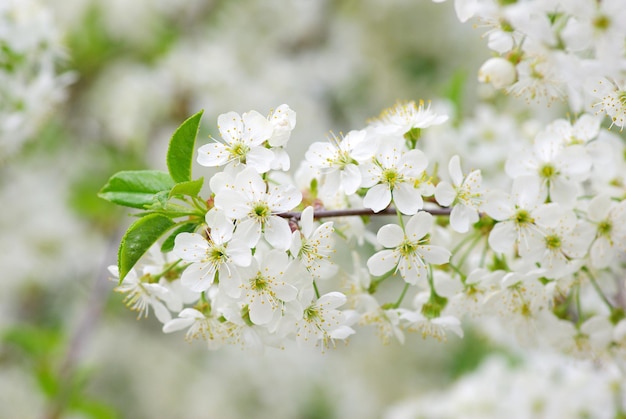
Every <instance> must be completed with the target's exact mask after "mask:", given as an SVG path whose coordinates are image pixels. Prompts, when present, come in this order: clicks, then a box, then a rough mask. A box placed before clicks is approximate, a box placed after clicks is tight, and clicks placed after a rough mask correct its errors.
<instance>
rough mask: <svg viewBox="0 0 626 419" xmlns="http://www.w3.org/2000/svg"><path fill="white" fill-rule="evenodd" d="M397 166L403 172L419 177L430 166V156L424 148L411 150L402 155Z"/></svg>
mask: <svg viewBox="0 0 626 419" xmlns="http://www.w3.org/2000/svg"><path fill="white" fill-rule="evenodd" d="M397 166H398V168H399V169H400V171H401V172H402V174H404V175H406V176H409V177H416V178H417V177H420V176H421V174H422V172H423V171H424V170H426V167H428V158H426V155H425V154H424V152H423V151H422V150H417V149H415V150H410V151H408V152H406V153H404V154H403V155H402V157H401V158H400V160H399V161H398V165H397Z"/></svg>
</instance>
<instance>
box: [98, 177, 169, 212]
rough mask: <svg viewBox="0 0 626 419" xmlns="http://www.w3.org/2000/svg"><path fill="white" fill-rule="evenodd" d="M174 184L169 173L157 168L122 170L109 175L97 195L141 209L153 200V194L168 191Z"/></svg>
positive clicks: (119, 203)
mask: <svg viewBox="0 0 626 419" xmlns="http://www.w3.org/2000/svg"><path fill="white" fill-rule="evenodd" d="M174 185H175V182H174V181H173V180H172V178H171V177H170V175H169V174H167V173H165V172H161V171H159V170H132V171H123V172H118V173H116V174H114V175H113V176H111V178H110V179H109V181H108V182H107V183H106V185H104V187H103V188H102V189H101V190H100V192H99V193H98V196H99V197H100V198H102V199H106V200H107V201H110V202H113V203H115V204H118V205H123V206H125V207H131V208H139V209H143V208H145V206H146V205H149V204H150V203H152V202H153V200H154V196H155V194H157V193H159V192H163V191H166V192H169V190H170V189H172V187H173V186H174Z"/></svg>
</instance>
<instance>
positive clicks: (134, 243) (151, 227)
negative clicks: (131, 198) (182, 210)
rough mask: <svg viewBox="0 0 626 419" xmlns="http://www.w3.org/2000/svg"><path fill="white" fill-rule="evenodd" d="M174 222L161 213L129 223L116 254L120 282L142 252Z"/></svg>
mask: <svg viewBox="0 0 626 419" xmlns="http://www.w3.org/2000/svg"><path fill="white" fill-rule="evenodd" d="M174 224H175V223H174V221H172V220H171V219H170V217H167V216H165V215H161V214H150V215H146V216H145V217H142V218H140V219H138V220H137V221H135V222H134V223H133V224H131V226H130V227H129V228H128V230H126V233H125V234H124V237H122V242H121V243H120V248H119V250H118V254H117V264H118V268H119V271H120V283H121V282H122V280H123V279H124V277H125V276H126V274H128V272H130V270H131V269H132V268H133V266H135V264H136V263H137V261H139V259H140V258H141V257H142V256H143V255H144V253H146V252H147V251H148V249H149V248H150V247H151V246H152V245H153V244H154V243H155V242H156V241H157V240H158V239H159V237H161V236H162V235H163V234H164V233H165V232H166V231H167V230H169V229H170V228H172V226H173V225H174Z"/></svg>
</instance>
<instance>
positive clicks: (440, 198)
mask: <svg viewBox="0 0 626 419" xmlns="http://www.w3.org/2000/svg"><path fill="white" fill-rule="evenodd" d="M455 198H456V191H455V190H454V188H453V187H452V185H451V184H449V183H448V182H446V181H441V182H439V184H438V185H437V187H436V188H435V199H436V200H437V202H438V203H439V205H441V206H443V207H448V206H450V204H452V203H453V202H454V199H455Z"/></svg>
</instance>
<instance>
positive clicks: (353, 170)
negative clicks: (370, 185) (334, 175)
mask: <svg viewBox="0 0 626 419" xmlns="http://www.w3.org/2000/svg"><path fill="white" fill-rule="evenodd" d="M341 185H342V186H343V190H344V192H345V193H346V194H348V195H352V194H353V193H355V192H356V190H357V189H358V188H359V186H360V185H361V171H360V170H359V168H358V167H357V166H355V165H354V164H349V165H347V166H346V167H345V168H344V169H343V170H342V171H341Z"/></svg>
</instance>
